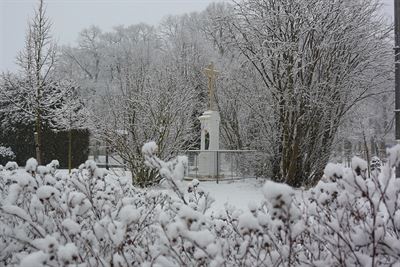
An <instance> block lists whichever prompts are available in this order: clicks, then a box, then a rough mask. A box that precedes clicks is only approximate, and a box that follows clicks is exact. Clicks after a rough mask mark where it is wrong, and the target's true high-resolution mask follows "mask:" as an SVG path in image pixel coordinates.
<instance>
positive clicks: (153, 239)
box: [0, 143, 400, 266]
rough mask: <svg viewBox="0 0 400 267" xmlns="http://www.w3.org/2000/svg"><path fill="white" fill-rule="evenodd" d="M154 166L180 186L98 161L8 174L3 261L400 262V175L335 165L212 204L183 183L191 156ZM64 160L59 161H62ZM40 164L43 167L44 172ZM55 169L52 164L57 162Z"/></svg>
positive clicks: (148, 150) (0, 235)
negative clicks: (220, 207) (136, 182)
mask: <svg viewBox="0 0 400 267" xmlns="http://www.w3.org/2000/svg"><path fill="white" fill-rule="evenodd" d="M156 151H157V146H156V144H155V143H148V144H146V145H145V146H143V149H142V153H143V155H144V158H145V159H146V162H145V163H146V165H148V166H149V167H152V168H154V169H156V170H158V171H159V172H160V175H161V177H162V178H163V180H164V182H165V184H167V185H168V186H169V187H170V189H172V191H173V192H174V193H175V195H173V196H171V195H168V194H167V193H165V192H164V191H160V190H139V189H136V188H134V187H133V186H132V184H131V183H130V181H128V180H127V179H124V178H121V177H119V178H117V177H114V176H112V175H110V174H109V173H108V172H106V171H104V170H102V169H100V168H98V167H97V166H96V164H95V163H94V162H93V161H87V162H86V163H85V164H82V165H81V166H80V168H79V169H77V170H74V171H73V173H72V175H71V176H70V177H69V176H65V175H62V174H61V173H60V172H57V171H54V170H53V171H52V170H51V168H50V165H49V166H46V167H44V166H37V163H36V162H35V161H34V160H29V161H28V164H27V167H26V170H16V169H12V168H10V169H6V170H4V171H2V173H1V180H0V186H1V191H0V193H1V195H0V197H1V206H0V222H1V223H0V239H1V242H0V263H1V265H10V266H67V265H70V264H73V265H74V266H75V264H77V265H78V266H289V265H290V266H300V265H301V266H303V265H304V266H393V264H396V263H397V262H399V260H400V246H399V244H400V239H399V233H400V232H399V231H400V213H399V208H398V203H400V197H399V192H400V179H396V178H395V177H394V174H393V171H392V167H393V166H394V165H395V164H396V163H399V160H400V157H399V156H398V155H400V146H397V147H395V148H393V149H391V150H389V151H388V152H389V158H388V164H387V165H386V166H384V167H382V171H381V172H380V173H379V172H372V173H371V175H370V177H371V178H368V176H366V175H364V173H363V172H362V171H360V172H358V171H359V170H363V169H364V165H365V162H363V161H362V160H360V159H355V160H354V161H353V162H354V164H355V166H353V168H352V169H343V168H342V167H341V166H340V165H333V164H332V165H329V166H327V168H326V169H325V171H324V174H325V179H324V181H320V182H319V183H318V184H317V185H316V186H315V187H314V188H311V189H308V190H295V189H293V188H292V187H290V186H288V185H285V184H278V183H274V182H266V184H265V185H264V187H263V193H264V195H265V199H264V201H262V202H261V203H249V205H248V209H246V210H238V209H235V208H234V207H231V206H226V209H225V211H220V212H216V213H215V212H213V213H211V212H210V211H209V209H208V208H209V207H210V205H211V204H212V202H213V199H212V198H211V196H209V194H208V193H206V192H204V191H203V190H202V189H201V183H200V182H199V181H197V180H193V181H192V182H191V183H189V184H185V183H183V182H182V178H183V175H184V173H185V171H186V166H187V159H186V158H185V157H178V158H177V159H175V160H173V161H170V162H164V161H162V160H160V159H159V158H157V157H156V156H155V155H154V153H155V152H156ZM55 163H56V162H53V164H51V166H55V165H56V164H55ZM35 166H36V169H34V168H35ZM46 170H47V171H46Z"/></svg>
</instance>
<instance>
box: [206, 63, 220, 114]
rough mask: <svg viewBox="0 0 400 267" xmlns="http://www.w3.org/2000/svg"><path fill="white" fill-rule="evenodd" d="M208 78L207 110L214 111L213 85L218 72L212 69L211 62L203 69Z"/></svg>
mask: <svg viewBox="0 0 400 267" xmlns="http://www.w3.org/2000/svg"><path fill="white" fill-rule="evenodd" d="M204 71H205V73H206V76H207V78H208V109H209V110H214V108H215V103H214V102H215V97H214V85H215V79H216V77H217V74H218V71H216V70H215V69H214V64H213V63H212V62H211V64H210V65H208V67H207V68H205V69H204Z"/></svg>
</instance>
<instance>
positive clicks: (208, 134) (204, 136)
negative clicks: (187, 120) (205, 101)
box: [198, 110, 220, 178]
mask: <svg viewBox="0 0 400 267" xmlns="http://www.w3.org/2000/svg"><path fill="white" fill-rule="evenodd" d="M199 120H200V122H201V144H200V147H201V148H200V150H202V152H200V154H199V156H198V168H199V169H198V174H199V176H203V177H205V178H208V177H210V178H214V177H216V176H217V175H218V159H217V156H218V155H217V151H218V150H219V122H220V116H219V112H218V111H214V110H207V111H205V112H204V113H203V115H201V116H200V117H199ZM207 150H209V151H207Z"/></svg>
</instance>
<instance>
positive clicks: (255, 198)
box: [200, 179, 264, 211]
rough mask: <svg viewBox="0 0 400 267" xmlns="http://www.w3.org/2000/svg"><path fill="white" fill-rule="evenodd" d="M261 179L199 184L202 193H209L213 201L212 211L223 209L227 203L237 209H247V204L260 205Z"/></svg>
mask: <svg viewBox="0 0 400 267" xmlns="http://www.w3.org/2000/svg"><path fill="white" fill-rule="evenodd" d="M263 185H264V180H262V179H258V180H256V179H246V180H240V181H231V182H220V183H219V184H217V183H216V182H201V183H200V186H201V187H202V188H203V189H204V191H206V192H209V193H210V194H211V196H212V197H213V198H214V199H215V202H214V203H213V206H212V210H214V211H217V210H220V209H224V204H225V203H229V204H230V205H233V206H235V207H237V208H239V209H243V210H245V209H247V206H248V203H249V202H256V203H260V201H261V200H262V199H263V198H264V196H263V194H262V190H261V189H262V186H263Z"/></svg>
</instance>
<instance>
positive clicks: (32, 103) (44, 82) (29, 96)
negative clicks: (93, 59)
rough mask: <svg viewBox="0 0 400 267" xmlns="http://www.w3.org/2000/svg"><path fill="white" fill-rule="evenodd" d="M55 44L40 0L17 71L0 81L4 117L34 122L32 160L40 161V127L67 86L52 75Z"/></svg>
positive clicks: (61, 97) (61, 102)
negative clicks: (33, 153) (34, 153)
mask: <svg viewBox="0 0 400 267" xmlns="http://www.w3.org/2000/svg"><path fill="white" fill-rule="evenodd" d="M56 60H57V48H56V44H55V42H54V41H53V39H52V36H51V22H50V20H49V18H48V17H47V16H46V9H45V5H44V3H43V0H40V1H39V3H38V7H37V9H36V10H35V14H34V17H33V18H32V19H31V21H30V22H29V24H28V30H27V33H26V38H25V47H24V49H23V50H22V51H21V52H20V54H19V55H18V57H17V63H18V66H19V67H20V70H19V72H18V73H17V74H11V73H6V74H3V75H2V77H1V78H2V79H1V85H0V90H1V111H2V113H3V114H6V115H5V116H7V117H14V118H16V120H19V121H24V122H26V123H27V124H30V123H34V128H35V131H34V133H35V134H34V135H35V138H34V142H35V148H36V158H37V160H38V161H39V162H41V159H42V156H43V155H42V153H43V147H42V138H43V137H42V132H43V127H44V125H45V124H46V123H48V122H49V121H50V120H52V119H53V120H54V119H55V118H54V110H55V109H56V108H58V107H59V106H60V105H62V104H63V99H65V97H66V95H68V94H69V90H70V88H71V87H70V86H65V82H63V81H62V80H59V79H56V77H55V75H54V70H55V64H56Z"/></svg>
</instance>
